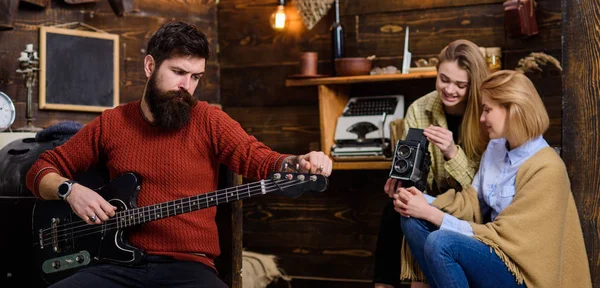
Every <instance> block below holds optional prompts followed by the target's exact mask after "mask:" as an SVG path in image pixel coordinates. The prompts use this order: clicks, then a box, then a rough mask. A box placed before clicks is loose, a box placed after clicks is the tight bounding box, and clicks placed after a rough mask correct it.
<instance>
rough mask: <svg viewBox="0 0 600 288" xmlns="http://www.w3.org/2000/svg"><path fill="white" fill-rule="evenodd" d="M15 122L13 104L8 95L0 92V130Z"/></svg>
mask: <svg viewBox="0 0 600 288" xmlns="http://www.w3.org/2000/svg"><path fill="white" fill-rule="evenodd" d="M13 122H15V105H14V104H13V102H12V100H11V99H10V97H8V95H6V94H4V93H3V92H0V131H4V130H6V129H8V127H10V125H12V124H13Z"/></svg>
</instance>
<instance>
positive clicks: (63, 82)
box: [39, 27, 119, 112]
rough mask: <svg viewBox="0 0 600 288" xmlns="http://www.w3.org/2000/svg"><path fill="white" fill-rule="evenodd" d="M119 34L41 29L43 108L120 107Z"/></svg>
mask: <svg viewBox="0 0 600 288" xmlns="http://www.w3.org/2000/svg"><path fill="white" fill-rule="evenodd" d="M118 47H119V35H116V34H109V33H100V32H89V31H81V30H73V29H63V28H56V27H40V66H39V67H40V85H39V87H40V99H39V107H40V109H51V110H71V111H88V112H102V111H103V110H105V109H108V108H113V107H116V106H117V105H119V49H118Z"/></svg>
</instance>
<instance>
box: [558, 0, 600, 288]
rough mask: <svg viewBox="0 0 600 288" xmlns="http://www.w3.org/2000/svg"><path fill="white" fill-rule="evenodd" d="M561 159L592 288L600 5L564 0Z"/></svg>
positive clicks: (599, 254) (598, 271) (599, 281)
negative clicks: (572, 196)
mask: <svg viewBox="0 0 600 288" xmlns="http://www.w3.org/2000/svg"><path fill="white" fill-rule="evenodd" d="M562 2H563V9H564V14H563V15H564V18H563V23H564V26H563V38H564V41H563V44H562V47H563V51H564V53H563V55H564V59H563V64H564V69H565V70H564V73H563V75H564V76H563V77H564V81H563V93H564V94H563V95H564V100H563V117H564V127H568V129H564V130H563V140H564V141H563V160H564V161H565V164H566V165H567V171H568V173H569V176H570V180H571V189H572V190H573V195H574V197H575V203H576V204H577V208H578V212H579V219H580V221H581V226H582V230H583V236H584V239H585V244H586V248H587V255H588V258H589V263H590V270H591V273H592V283H593V287H600V228H599V227H598V223H599V222H600V181H599V180H600V175H599V174H600V162H599V161H598V159H600V158H599V157H598V153H599V152H600V149H599V148H600V146H599V143H598V140H599V139H600V138H599V137H598V128H599V127H600V119H599V118H598V112H599V111H598V108H599V107H600V97H599V95H600V84H599V83H600V74H598V73H597V72H595V71H598V69H599V68H600V60H599V59H600V53H599V50H598V45H600V31H598V29H595V28H594V27H598V25H600V17H598V16H600V7H599V4H600V3H599V2H598V1H567V0H563V1H562Z"/></svg>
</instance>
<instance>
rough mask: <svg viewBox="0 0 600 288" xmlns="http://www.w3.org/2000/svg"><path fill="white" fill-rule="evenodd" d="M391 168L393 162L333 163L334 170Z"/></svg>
mask: <svg viewBox="0 0 600 288" xmlns="http://www.w3.org/2000/svg"><path fill="white" fill-rule="evenodd" d="M391 166H392V162H391V161H360V162H345V161H334V162H333V170H387V169H390V167H391Z"/></svg>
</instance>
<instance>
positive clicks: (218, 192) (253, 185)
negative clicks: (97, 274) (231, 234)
mask: <svg viewBox="0 0 600 288" xmlns="http://www.w3.org/2000/svg"><path fill="white" fill-rule="evenodd" d="M265 181H266V182H269V183H270V182H273V180H271V179H266V180H265ZM277 181H286V179H281V180H277ZM287 181H291V180H287ZM260 185H262V184H261V182H260V181H257V182H252V183H248V184H245V185H240V186H236V187H237V189H235V188H236V187H229V188H224V189H219V190H216V191H211V192H208V193H206V194H200V195H194V196H190V197H184V198H181V199H176V200H182V199H189V200H191V199H192V198H194V197H198V200H200V201H205V200H206V198H209V197H215V196H216V197H219V196H221V195H223V192H227V191H229V190H232V191H233V190H235V191H237V193H238V194H239V189H240V188H242V189H244V190H245V191H248V190H249V189H251V188H252V189H254V188H256V186H260ZM269 185H271V184H269ZM201 197H204V198H201ZM176 200H172V201H167V202H163V203H156V204H152V205H148V206H143V207H136V208H132V209H128V210H123V211H118V212H116V215H115V216H119V215H123V214H125V213H127V212H131V211H134V210H139V209H149V208H148V207H152V206H159V205H162V204H164V203H168V202H173V201H176ZM219 200H220V199H219ZM182 201H183V200H182ZM168 207H170V206H168ZM115 216H113V217H112V218H111V219H114V218H115ZM76 217H78V218H79V216H77V215H76ZM109 221H110V220H109ZM73 225H77V226H75V227H68V226H73ZM85 225H88V224H87V223H86V222H85V221H84V220H82V219H81V218H79V220H78V221H73V222H69V223H67V224H60V225H58V226H56V227H54V228H53V227H50V228H45V229H42V230H41V232H42V233H45V232H48V231H49V230H52V229H55V228H61V229H62V230H61V229H58V230H57V231H56V232H62V231H64V230H66V229H75V228H78V227H81V226H85ZM38 233H39V231H38Z"/></svg>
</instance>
